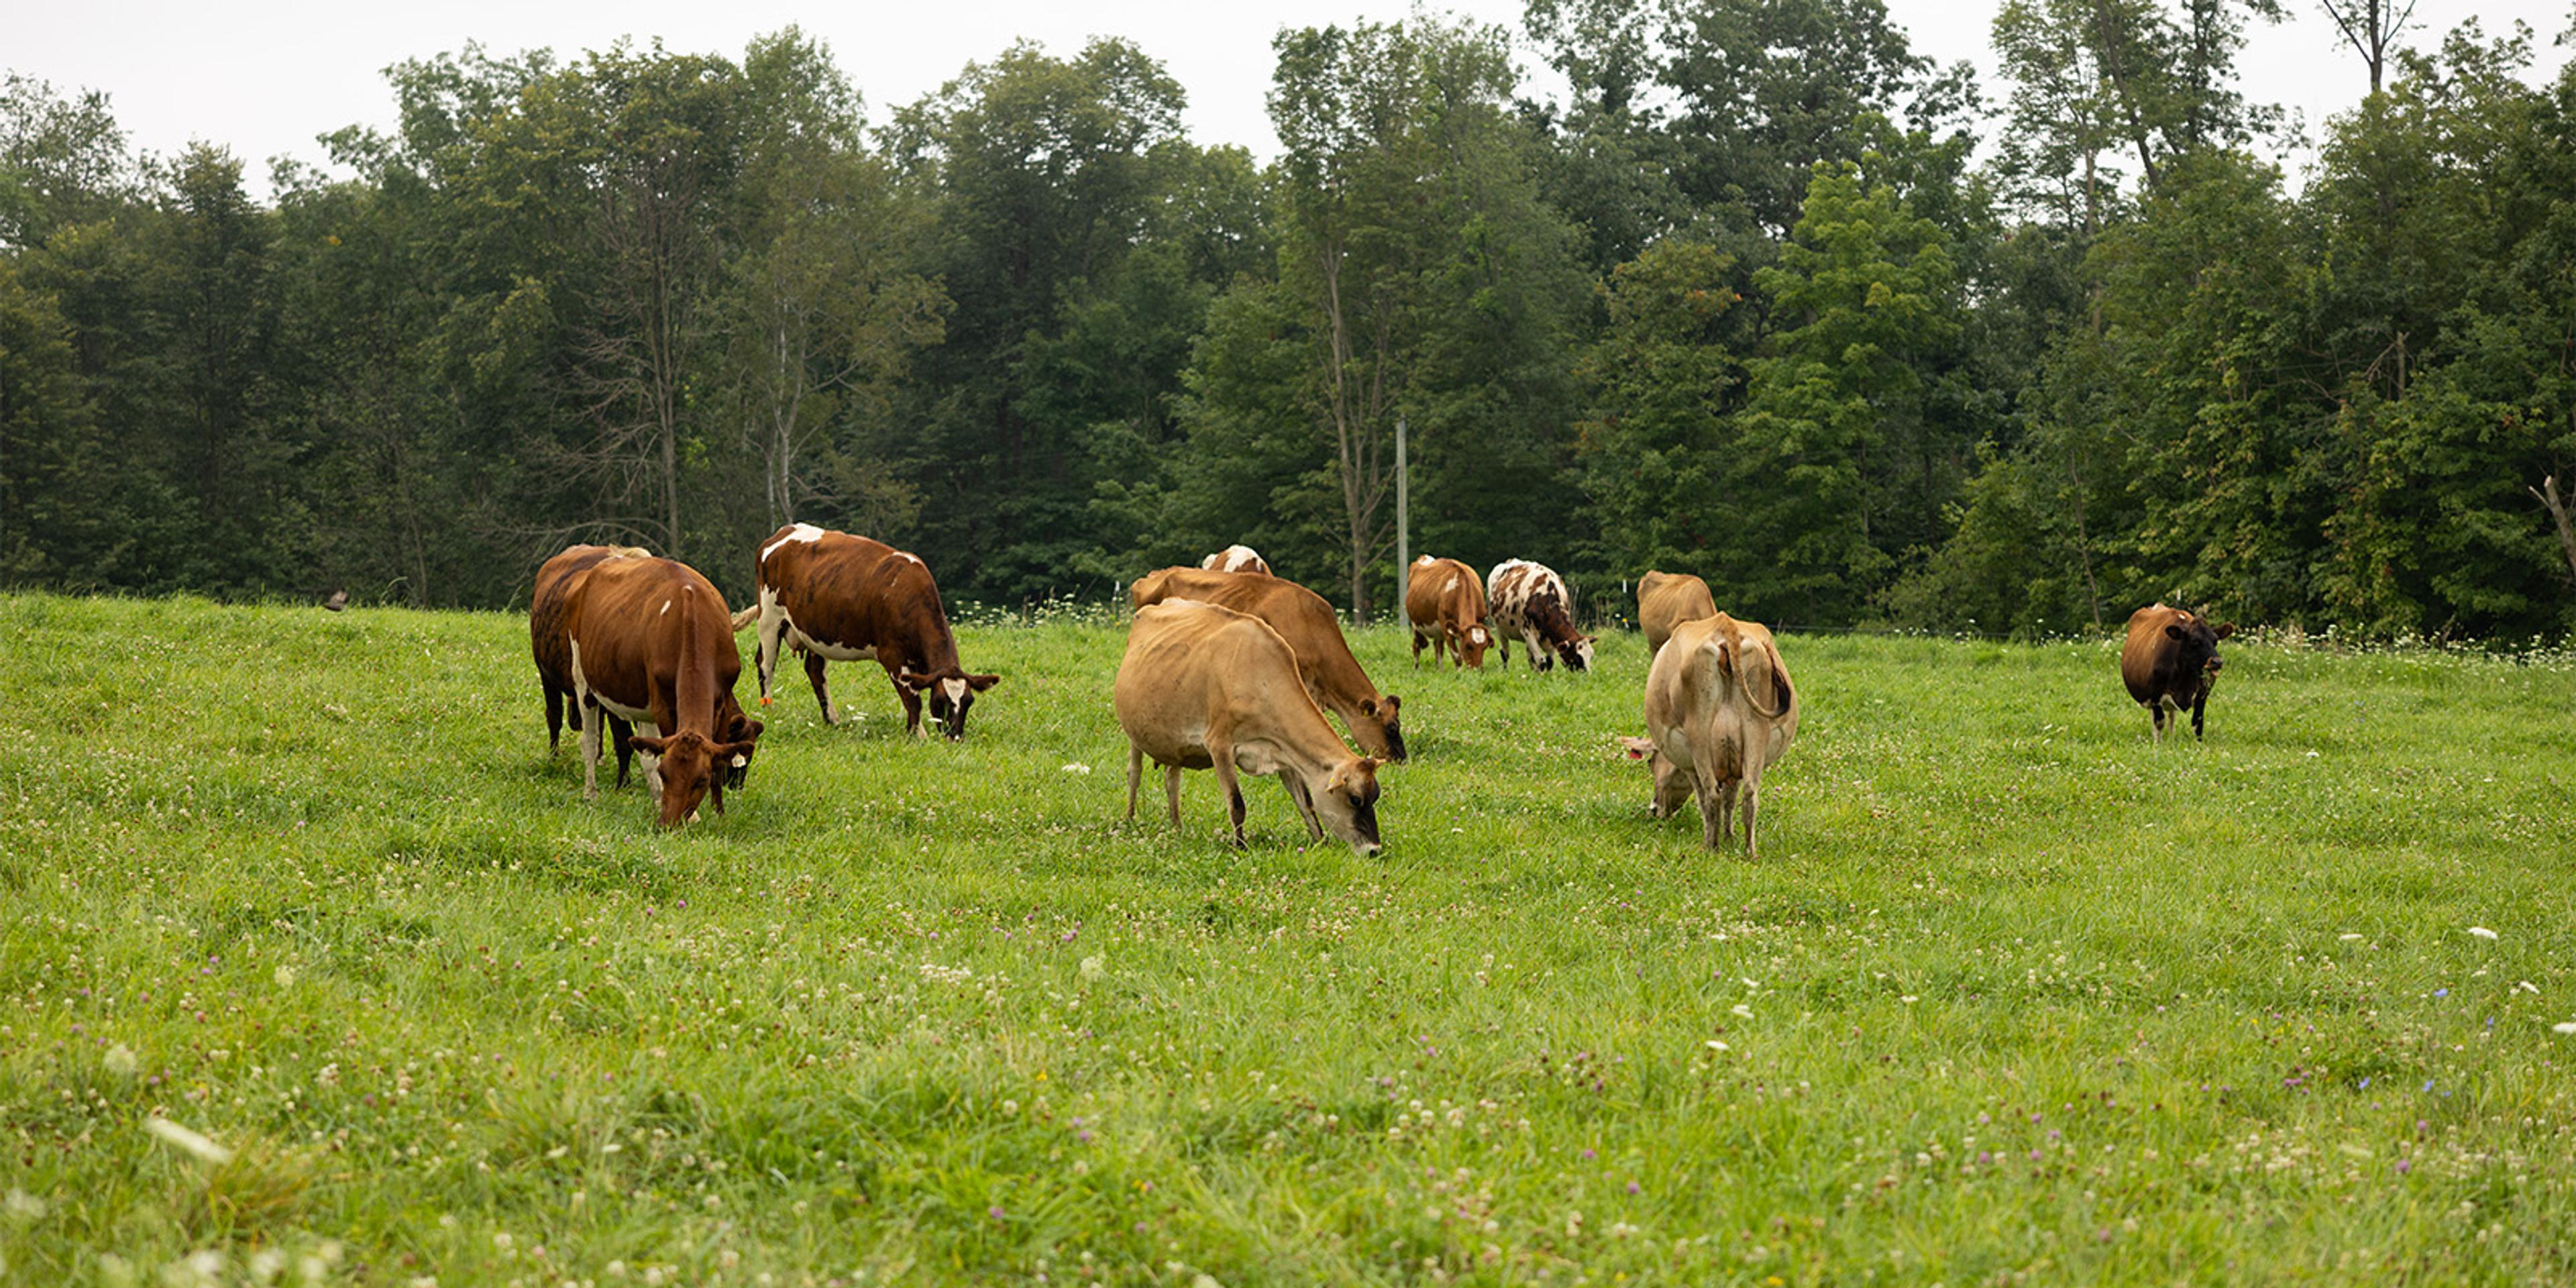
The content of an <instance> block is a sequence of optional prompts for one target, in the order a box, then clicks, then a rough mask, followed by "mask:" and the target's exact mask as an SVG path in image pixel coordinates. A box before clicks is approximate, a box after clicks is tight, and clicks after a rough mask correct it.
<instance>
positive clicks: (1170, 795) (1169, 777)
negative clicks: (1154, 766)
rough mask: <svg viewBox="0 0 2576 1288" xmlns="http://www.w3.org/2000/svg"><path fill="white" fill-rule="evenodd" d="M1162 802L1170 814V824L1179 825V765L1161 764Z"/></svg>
mask: <svg viewBox="0 0 2576 1288" xmlns="http://www.w3.org/2000/svg"><path fill="white" fill-rule="evenodd" d="M1163 804H1164V805H1165V806H1166V807H1168V808H1169V809H1170V811H1171V815H1172V826H1174V827H1179V826H1180V825H1181V767H1180V766H1178V765H1165V766H1163Z"/></svg>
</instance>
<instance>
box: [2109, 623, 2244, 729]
mask: <svg viewBox="0 0 2576 1288" xmlns="http://www.w3.org/2000/svg"><path fill="white" fill-rule="evenodd" d="M2235 633H2236V624H2235V623H2234V622H2228V623H2226V624H2224V625H2220V626H2216V627H2212V626H2211V625H2210V624H2209V623H2208V622H2207V621H2205V620H2203V619H2202V617H2201V615H2200V614H2198V613H2195V612H2192V611H2191V610H2189V609H2184V608H2169V607H2167V606H2165V605H2164V604H2161V603H2158V604H2149V605H2147V606H2146V607H2144V608H2141V609H2139V610H2138V611H2136V612H2134V613H2131V614H2129V638H2128V640H2127V642H2125V643H2124V644H2122V645H2121V647H2120V681H2121V683H2123V684H2126V685H2128V686H2129V697H2130V698H2131V699H2133V700H2135V701H2136V702H2137V704H2138V705H2140V706H2142V707H2145V708H2146V709H2147V716H2148V719H2149V721H2150V722H2151V723H2152V724H2153V725H2154V727H2155V740H2156V741H2158V742H2162V741H2164V737H2165V722H2166V720H2167V719H2168V718H2170V717H2168V716H2167V714H2166V712H2167V711H2168V710H2171V711H2173V712H2175V713H2177V714H2178V713H2180V712H2182V711H2184V710H2186V709H2188V710H2189V711H2190V712H2191V736H2192V737H2193V738H2195V739H2196V738H2198V737H2200V722H2201V715H2202V713H2203V712H2205V711H2207V710H2208V708H2209V691H2210V690H2211V689H2212V688H2215V687H2217V684H2218V670H2219V665H2220V663H2219V661H2218V642H2219V641H2220V640H2223V639H2226V638H2227V637H2228V636H2230V635H2233V634H2235Z"/></svg>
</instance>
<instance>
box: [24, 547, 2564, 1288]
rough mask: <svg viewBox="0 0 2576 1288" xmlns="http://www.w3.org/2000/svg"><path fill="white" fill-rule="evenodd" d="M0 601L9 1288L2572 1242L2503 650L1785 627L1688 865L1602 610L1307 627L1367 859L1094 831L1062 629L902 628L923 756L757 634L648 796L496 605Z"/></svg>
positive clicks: (2539, 1262)
mask: <svg viewBox="0 0 2576 1288" xmlns="http://www.w3.org/2000/svg"><path fill="white" fill-rule="evenodd" d="M743 638H745V639H746V640H747V639H748V638H749V636H748V635H747V634H746V635H745V636H744V637H743ZM0 639H5V640H7V641H8V653H7V655H6V661H5V662H0V739H4V740H5V741H0V745H5V747H6V751H5V753H0V1137H4V1138H5V1139H0V1145H5V1148H6V1150H7V1158H6V1160H5V1162H0V1177H5V1180H0V1188H5V1189H6V1190H7V1191H8V1195H7V1200H6V1203H5V1206H0V1258H5V1268H0V1281H4V1282H12V1283H29V1284H52V1283H66V1282H67V1283H137V1284H164V1283H167V1284H172V1285H185V1284H190V1283H199V1282H207V1283H226V1284H231V1283H250V1282H263V1281H264V1280H263V1279H262V1276H263V1275H264V1274H269V1275H274V1276H275V1277H276V1278H277V1280H278V1281H279V1282H289V1283H291V1282H299V1281H301V1279H302V1278H303V1277H304V1276H307V1275H310V1276H311V1277H313V1278H314V1279H315V1280H317V1281H327V1282H333V1283H341V1282H350V1283H365V1284H391V1285H412V1284H419V1283H423V1282H425V1281H428V1280H434V1281H435V1283H436V1284H437V1285H439V1286H440V1288H460V1286H461V1285H479V1284H494V1285H500V1284H526V1285H532V1286H533V1285H555V1284H561V1283H566V1282H570V1283H575V1284H592V1285H612V1284H614V1285H628V1284H656V1285H658V1284H682V1283H687V1284H742V1285H760V1284H779V1285H801V1284H825V1283H839V1284H860V1283H869V1284H873V1283H879V1282H888V1281H896V1280H901V1281H906V1282H915V1283H944V1282H1012V1283H1037V1282H1044V1283H1048V1284H1087V1283H1093V1282H1099V1283H1115V1284H1148V1283H1151V1284H1177V1285H1189V1284H1195V1283H1198V1282H1200V1276H1203V1275H1204V1276H1208V1277H1211V1278H1213V1279H1214V1280H1215V1281H1217V1282H1220V1283H1225V1284H1241V1283H1260V1282H1278V1283H1304V1282H1390V1281H1414V1280H1452V1279H1454V1280H1463V1281H1469V1282H1480V1283H1541V1282H1544V1283H1577V1282H1589V1283H1601V1284H1607V1283H1613V1282H1648V1283H1691V1284H1701V1283H1744V1284H1754V1285H1789V1284H1823V1283H1833V1284H1856V1283H1880V1282H1884V1283H1933V1282H1941V1283H1946V1284H1952V1285H1961V1284H1969V1283H2009V1282H2030V1283H2141V1284H2144V1283H2154V1284H2172V1283H2176V1282H2192V1283H2248V1282H2278V1281H2283V1280H2292V1279H2298V1280H2313V1281H2325V1282H2345V1283H2452V1282H2473V1283H2566V1282H2570V1281H2571V1280H2576V1189H2572V1188H2571V1185H2572V1184H2576V1131H2571V1128H2576V1098H2571V1092H2576V1085H2571V1072H2576V1069H2571V1062H2576V1036H2569V1035H2562V1034H2559V1033H2556V1032H2554V1031H2553V1027H2552V1026H2553V1025H2555V1024H2558V1023H2561V1022H2566V1021H2569V1020H2571V1019H2576V972H2571V969H2570V967H2571V963H2576V953H2571V951H2570V950H2571V948H2576V893H2571V882H2570V870H2571V858H2576V844H2571V837H2576V832H2571V828H2570V826H2569V822H2568V807H2569V804H2570V802H2571V799H2576V659H2571V658H2569V657H2568V656H2566V655H2564V654H2550V655H2539V656H2535V657H2534V658H2531V659H2526V660H2523V661H2513V660H2496V659H2489V658H2479V657H2465V656H2449V655H2442V654H2436V653H2430V652H2390V653H2365V654H2353V653H2337V652H2327V651H2319V650H2315V649H2306V648H2299V647H2293V646H2287V645H2282V644H2255V643H2250V642H2244V641H2237V642H2231V645H2230V646H2229V647H2228V648H2227V649H2226V650H2225V652H2226V656H2227V659H2228V668H2227V671H2226V675H2225V678H2224V680H2223V681H2222V683H2221V685H2220V688H2219V692H2218V695H2217V697H2216V699H2215V700H2214V701H2213V703H2212V707H2211V713H2210V720H2209V725H2210V738H2209V740H2208V742H2207V743H2205V744H2202V745H2198V746H2194V745H2192V744H2190V743H2189V742H2188V741H2187V740H2186V741H2183V742H2180V743H2175V742H2171V741H2168V742H2167V743H2166V744H2165V745H2163V746H2161V747H2158V746H2153V745H2150V743H2149V741H2148V736H2147V720H2146V717H2145V715H2144V714H2143V713H2141V712H2140V711H2138V710H2137V708H2135V707H2134V706H2132V705H2130V704H2129V703H2128V702H2127V700H2126V698H2125V695H2123V694H2122V692H2121V691H2120V688H2119V683H2118V678H2117V675H2116V672H2115V665H2114V663H2115V655H2114V654H2113V653H2112V652H2111V651H2110V650H2109V649H2108V648H2106V647H2105V646H2101V645H2094V644H2062V645H2051V646H2035V647H2026V646H2005V645H1997V644H1983V643H1960V642H1950V641H1934V640H1889V639H1851V638H1832V637H1814V636H1806V637H1789V638H1787V639H1785V640H1784V641H1783V648H1784V652H1785V653H1786V655H1787V657H1788V659H1789V663H1790V666H1791V668H1792V670H1793V672H1794V673H1795V675H1796V677H1797V679H1798V681H1799V683H1800V686H1801V689H1802V692H1803V695H1804V698H1805V702H1806V704H1807V705H1806V714H1805V723H1804V727H1803V731H1802V733H1801V737H1800V740H1799V742H1798V745H1797V746H1796V747H1795V748H1794V749H1793V750H1792V751H1791V753H1790V755H1789V758H1788V760H1787V761H1786V762H1785V763H1784V764H1783V765H1782V766H1780V768H1779V769H1778V770H1777V771H1775V774H1774V776H1773V777H1771V778H1770V779H1769V780H1768V781H1767V783H1766V788H1767V790H1766V792H1765V798H1764V808H1763V814H1762V818H1763V822H1764V824H1765V830H1764V838H1763V839H1764V846H1765V853H1764V857H1763V859H1762V861H1761V862H1759V863H1758V864H1754V863H1747V862H1745V861H1744V860H1743V858H1742V857H1741V855H1740V853H1737V852H1735V851H1732V850H1730V851H1728V852H1726V853H1723V854H1719V855H1714V856H1712V855H1709V854H1707V853H1705V852H1703V851H1702V850H1701V849H1700V848H1699V846H1698V826H1697V823H1696V821H1695V820H1677V821H1674V822H1670V823H1665V824H1657V823H1655V822H1653V821H1651V820H1649V819H1648V818H1647V817H1646V816H1645V810H1644V803H1645V800H1646V797H1647V777H1646V772H1645V770H1644V768H1643V767H1642V766H1638V765H1635V764H1631V763H1628V762H1624V761H1621V760H1618V759H1616V758H1614V756H1613V754H1612V751H1611V744H1610V739H1611V737H1612V735H1613V734H1616V733H1622V732H1635V731H1637V727H1638V724H1639V716H1638V707H1639V695H1640V689H1641V681H1642V678H1643V674H1644V669H1645V657H1644V648H1643V644H1642V642H1641V641H1640V640H1639V639H1638V638H1637V637H1636V636H1634V635H1627V634H1615V633H1614V634H1610V635H1606V636H1605V637H1604V639H1603V641H1602V649H1601V667H1600V673H1599V674H1596V675H1594V676H1591V677H1578V676H1568V675H1564V674H1555V675H1549V676H1533V675H1531V674H1530V673H1528V672H1527V671H1526V670H1514V671H1512V672H1509V673H1504V672H1501V671H1499V670H1491V671H1488V672H1486V673H1482V674H1474V673H1457V672H1451V671H1440V672H1433V671H1432V670H1430V669H1429V668H1427V667H1426V668H1425V669H1424V670H1422V671H1420V672H1415V671H1413V670H1411V669H1410V668H1409V667H1408V665H1407V664H1406V662H1405V660H1404V659H1405V656H1406V648H1405V643H1404V640H1403V638H1402V636H1400V635H1399V634H1397V633H1395V632H1391V631H1383V630H1372V631H1365V632H1360V633H1357V634H1356V635H1355V640H1354V642H1355V644H1356V645H1357V647H1358V649H1359V651H1360V653H1361V657H1362V661H1363V662H1364V664H1366V665H1367V666H1368V668H1369V669H1370V672H1371V674H1372V675H1373V676H1374V677H1376V678H1377V679H1378V680H1379V681H1380V683H1382V684H1385V685H1387V686H1388V687H1391V688H1393V689H1394V690H1395V691H1396V692H1398V693H1399V694H1401V695H1402V696H1403V698H1404V700H1405V723H1406V732H1407V735H1408V739H1409V741H1410V742H1411V744H1412V747H1413V751H1414V760H1413V761H1412V762H1411V763H1409V764H1406V765H1403V766H1401V767H1397V768H1393V769H1390V770H1389V771H1387V772H1386V774H1385V777H1384V782H1385V783H1386V789H1387V795H1386V799H1385V801H1384V803H1383V806H1382V819H1383V823H1384V827H1385V831H1386V840H1387V843H1388V847H1389V849H1388V853H1387V854H1386V855H1385V856H1384V857H1383V858H1381V859H1378V860H1362V859H1359V858H1357V857H1355V856H1353V855H1352V854H1351V853H1350V852H1349V851H1348V850H1347V849H1345V848H1344V847H1342V846H1340V845H1338V844H1331V843H1327V844H1319V845H1314V846H1311V847H1309V846H1308V845H1307V844H1306V843H1305V840H1304V836H1303V831H1302V828H1300V827H1298V826H1297V824H1296V819H1295V815H1294V812H1293V810H1292V809H1291V808H1290V806H1289V804H1288V802H1287V801H1286V799H1285V797H1284V796H1283V795H1282V793H1281V792H1280V791H1279V789H1278V787H1277V786H1276V785H1275V784H1273V783H1269V782H1258V783H1250V784H1247V794H1248V797H1249V800H1250V803H1251V809H1252V828H1253V833H1254V835H1253V840H1252V845H1251V847H1250V849H1249V851H1248V852H1243V853H1238V852H1235V851H1232V850H1230V849H1228V848H1226V847H1225V846H1223V845H1221V844H1220V843H1219V840H1218V837H1219V835H1220V833H1221V831H1222V829H1223V810H1222V808H1221V806H1220V804H1219V803H1218V801H1217V799H1216V793H1215V788H1214V784H1213V780H1212V778H1211V777H1210V776H1208V775H1204V774H1198V775H1192V776H1191V779H1190V782H1189V785H1188V789H1187V794H1186V796H1185V799H1184V806H1185V809H1186V811H1187V817H1186V826H1185V827H1183V828H1182V829H1180V830H1179V831H1174V830H1172V829H1170V828H1169V827H1168V826H1167V825H1165V824H1164V823H1163V822H1162V821H1161V819H1160V818H1159V816H1158V815H1157V814H1156V813H1155V810H1156V808H1157V805H1158V797H1157V795H1156V794H1155V792H1154V790H1153V786H1152V780H1151V779H1149V780H1148V790H1147V799H1146V807H1145V810H1144V811H1143V817H1142V818H1140V821H1138V822H1136V823H1133V824H1128V823H1123V822H1121V821H1120V818H1119V815H1120V813H1121V812H1122V810H1123V808H1124V790H1125V784H1124V764H1125V747H1124V743H1123V741H1122V740H1121V739H1120V737H1119V736H1118V733H1117V729H1116V725H1115V723H1114V721H1113V720H1112V719H1111V716H1110V713H1109V709H1108V700H1107V694H1108V691H1109V681H1110V676H1111V673H1112V671H1113V670H1114V668H1115V667H1116V665H1117V660H1118V656H1119V652H1120V649H1121V646H1122V641H1123V636H1122V634H1121V632H1120V631H1118V630H1116V629H1113V628H1109V627H1104V626H1099V625H1084V624H1079V623H1071V622H1064V623H1056V624H1051V625H1044V626H1037V627H1025V628H997V629H976V630H970V631H967V632H965V638H964V646H965V654H966V661H967V663H968V665H969V666H970V667H971V668H974V669H991V670H997V671H1001V672H1003V673H1004V674H1005V676H1006V679H1005V680H1004V682H1003V683H1002V685H1001V687H999V688H998V689H996V690H995V691H994V692H993V693H992V694H990V695H989V696H988V697H986V698H985V699H984V700H982V701H979V702H978V704H977V705H976V708H975V712H974V716H973V728H972V730H971V732H970V735H969V739H968V741H967V742H965V743H964V744H962V745H948V744H945V743H939V742H932V743H919V744H917V743H912V742H908V741H906V740H904V739H903V738H902V737H901V736H900V720H899V714H898V709H897V707H896V705H895V702H894V700H893V697H892V695H891V693H890V692H888V690H887V689H886V687H885V685H884V682H883V680H882V678H881V677H880V676H879V675H878V674H877V672H876V669H875V668H874V667H873V666H871V665H853V666H836V667H835V668H834V675H835V679H836V681H837V683H838V686H839V696H840V701H841V703H842V704H843V706H844V708H845V709H846V710H848V711H851V712H853V713H864V716H865V718H864V720H860V721H857V722H854V723H853V724H851V725H848V726H844V727H842V728H838V729H831V728H825V727H824V726H822V724H821V723H820V721H819V719H818V718H817V716H816V714H815V711H814V706H813V703H812V700H811V697H810V695H809V693H808V691H807V689H806V687H805V682H804V680H803V678H802V676H801V674H796V673H793V672H789V673H787V674H783V675H782V678H781V683H782V689H783V693H782V697H781V701H780V702H779V704H778V705H777V706H775V707H772V708H770V709H769V710H768V711H767V712H765V713H763V714H765V715H766V716H767V718H768V719H769V721H770V731H769V733H768V735H767V736H766V737H765V738H764V739H763V741H762V749H761V752H760V756H759V759H758V761H757V763H756V764H755V765H754V767H753V771H752V779H751V782H750V785H749V787H748V789H747V790H746V791H745V792H743V793H741V794H739V795H737V796H735V797H734V798H733V808H732V813H731V814H730V815H729V816H727V817H725V818H722V819H714V818H712V816H710V821H709V822H708V823H706V824H705V825H702V826H700V827H696V828H693V829H690V830H688V831H687V832H685V833H683V834H680V835H668V836H666V835H657V834H655V833H654V832H653V830H652V829H651V827H650V826H649V813H648V804H647V801H646V799H645V796H644V793H643V791H642V789H641V787H640V786H637V787H633V788H630V789H628V790H627V791H625V792H624V793H604V794H603V798H602V800H601V801H600V802H599V803H597V804H595V805H593V804H585V803H584V802H583V801H582V800H581V799H580V774H579V766H578V760H577V756H576V754H575V753H574V750H573V748H572V747H571V745H570V743H569V740H568V744H567V748H566V751H565V753H564V754H562V755H559V756H557V757H555V758H552V759H549V758H548V757H547V755H546V754H545V745H544V740H543V720H542V714H541V708H540V704H539V699H538V693H537V688H536V685H535V682H534V676H533V674H532V669H531V667H530V664H529V661H528V657H527V636H526V624H525V619H524V618H523V617H519V616H512V615H503V614H423V613H407V612H397V611H387V610H362V611H353V612H350V613H347V614H344V615H336V616H334V615H327V614H323V613H320V612H316V611H312V610H309V609H259V608H225V607H216V606H213V605H208V604H204V603H197V602H189V601H178V602H158V603H138V602H117V601H83V600H68V599H55V598H42V597H0ZM744 691H745V694H746V697H748V696H749V695H750V693H751V692H752V687H751V685H750V682H749V681H748V680H746V685H745V690H744ZM1086 769H1087V770H1088V772H1085V770H1086ZM2472 926H2477V927H2482V928H2486V929H2490V930H2492V931H2493V932H2494V937H2493V938H2486V937H2483V936H2479V935H2473V934H2471V933H2470V930H2469V928H2470V927H2472ZM155 1113H159V1114H162V1115H166V1116H167V1117H168V1118H169V1119H171V1120H174V1121H176V1122H179V1123H182V1124H185V1125H187V1126H189V1127H191V1128H194V1129H196V1130H198V1131H200V1132H203V1133H205V1134H206V1135H208V1136H210V1137H212V1138H213V1139H214V1140H216V1141H218V1142H220V1143H221V1144H222V1145H223V1146H225V1147H227V1148H228V1149H229V1151H230V1157H229V1159H228V1160H227V1161H223V1162H220V1163H213V1162H207V1161H203V1160H201V1159H199V1158H196V1157H192V1156H190V1155H189V1154H187V1153H185V1152H183V1151H181V1150H179V1149H176V1148H173V1147H172V1146H170V1145H168V1144H166V1143H164V1142H163V1141H161V1140H158V1139H156V1138H155V1137H153V1136H152V1135H149V1134H147V1133H146V1131H145V1130H143V1128H142V1127H141V1125H140V1124H141V1123H142V1122H143V1120H144V1119H145V1118H146V1117H147V1116H149V1115H152V1114H155ZM192 1254H201V1255H199V1256H198V1259H197V1260H196V1261H194V1262H191V1261H188V1260H186V1258H188V1257H190V1256H191V1255H192ZM202 1254H212V1255H202ZM201 1272H202V1277H200V1275H201Z"/></svg>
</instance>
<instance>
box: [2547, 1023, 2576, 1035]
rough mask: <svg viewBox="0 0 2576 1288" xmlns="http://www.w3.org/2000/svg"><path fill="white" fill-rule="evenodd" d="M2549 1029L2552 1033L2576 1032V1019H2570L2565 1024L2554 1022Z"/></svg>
mask: <svg viewBox="0 0 2576 1288" xmlns="http://www.w3.org/2000/svg"><path fill="white" fill-rule="evenodd" d="M2549 1031H2550V1032H2552V1033H2576V1020H2569V1021H2567V1022H2566V1023H2564V1024H2552V1025H2550V1026H2549Z"/></svg>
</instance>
